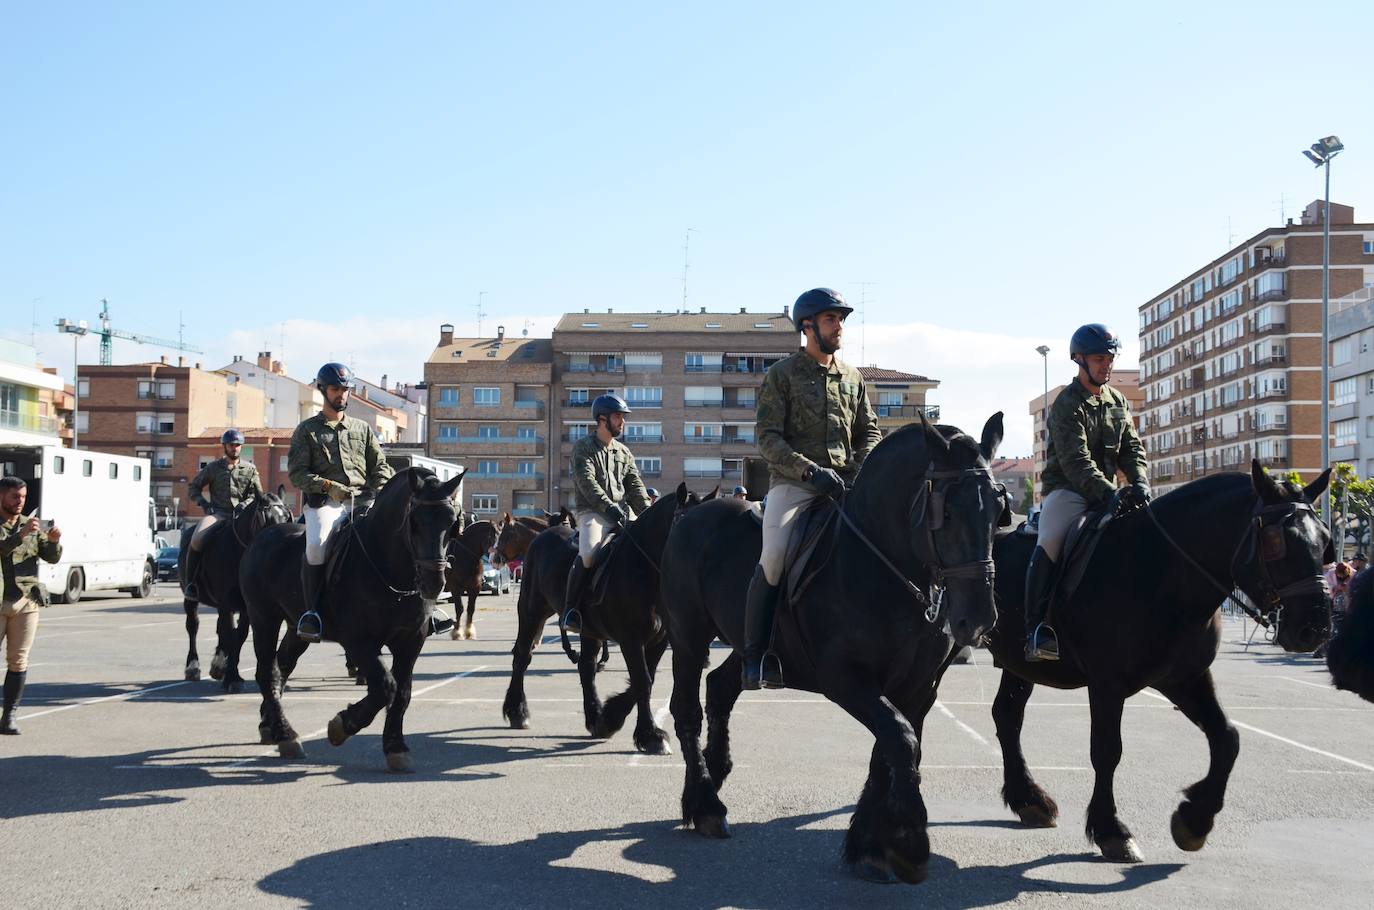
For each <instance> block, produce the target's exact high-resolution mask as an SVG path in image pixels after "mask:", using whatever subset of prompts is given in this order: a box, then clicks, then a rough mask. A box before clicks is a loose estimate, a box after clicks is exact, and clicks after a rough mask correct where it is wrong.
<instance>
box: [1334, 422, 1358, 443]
mask: <svg viewBox="0 0 1374 910" xmlns="http://www.w3.org/2000/svg"><path fill="white" fill-rule="evenodd" d="M1355 424H1356V421H1355V420H1338V421H1336V423H1335V429H1336V445H1338V446H1353V445H1354V444H1355V432H1356V430H1355Z"/></svg>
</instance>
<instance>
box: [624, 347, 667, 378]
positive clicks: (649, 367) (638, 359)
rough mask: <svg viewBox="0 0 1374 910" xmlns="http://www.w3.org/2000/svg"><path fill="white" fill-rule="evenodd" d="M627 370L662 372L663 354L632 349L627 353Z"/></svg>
mask: <svg viewBox="0 0 1374 910" xmlns="http://www.w3.org/2000/svg"><path fill="white" fill-rule="evenodd" d="M625 370H626V371H627V372H630V373H662V372H663V355H662V354H646V353H644V352H642V351H640V352H635V351H630V352H628V353H626V355H625Z"/></svg>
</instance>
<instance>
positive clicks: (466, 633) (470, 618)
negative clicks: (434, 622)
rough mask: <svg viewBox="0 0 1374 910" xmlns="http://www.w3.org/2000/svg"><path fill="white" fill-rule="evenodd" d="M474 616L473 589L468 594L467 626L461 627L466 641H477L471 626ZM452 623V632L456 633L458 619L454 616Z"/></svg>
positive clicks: (475, 590) (475, 594)
mask: <svg viewBox="0 0 1374 910" xmlns="http://www.w3.org/2000/svg"><path fill="white" fill-rule="evenodd" d="M480 584H481V582H478V585H479V586H480ZM497 587H498V588H499V587H500V583H499V582H498V583H497ZM476 616H477V589H474V590H473V591H472V592H471V593H470V594H468V622H467V625H466V626H464V627H463V637H464V638H467V639H470V640H471V641H476V640H477V630H476V629H475V628H474V627H473V624H472V621H473V619H474V618H475V617H476ZM453 622H454V626H453V631H455V632H456V631H458V626H457V622H458V618H457V617H456V616H455V617H454V619H453Z"/></svg>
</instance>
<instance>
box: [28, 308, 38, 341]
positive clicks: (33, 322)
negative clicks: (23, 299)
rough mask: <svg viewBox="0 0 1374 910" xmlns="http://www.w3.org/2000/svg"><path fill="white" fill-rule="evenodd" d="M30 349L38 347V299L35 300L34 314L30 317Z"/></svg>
mask: <svg viewBox="0 0 1374 910" xmlns="http://www.w3.org/2000/svg"><path fill="white" fill-rule="evenodd" d="M29 347H31V348H36V347H38V298H37V297H35V298H33V312H32V313H31V314H30V316H29Z"/></svg>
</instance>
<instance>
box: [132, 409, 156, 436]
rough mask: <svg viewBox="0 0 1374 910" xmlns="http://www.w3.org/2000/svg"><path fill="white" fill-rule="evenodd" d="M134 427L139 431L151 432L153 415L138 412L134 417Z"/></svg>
mask: <svg viewBox="0 0 1374 910" xmlns="http://www.w3.org/2000/svg"><path fill="white" fill-rule="evenodd" d="M134 429H135V431H136V432H139V433H151V432H153V415H152V414H145V413H140V414H138V415H136V416H135V417H134Z"/></svg>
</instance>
